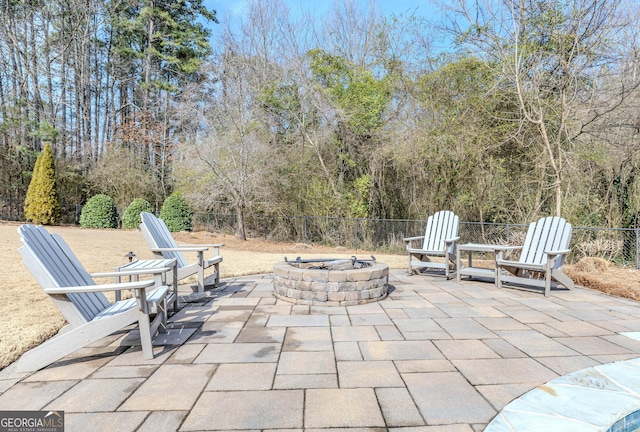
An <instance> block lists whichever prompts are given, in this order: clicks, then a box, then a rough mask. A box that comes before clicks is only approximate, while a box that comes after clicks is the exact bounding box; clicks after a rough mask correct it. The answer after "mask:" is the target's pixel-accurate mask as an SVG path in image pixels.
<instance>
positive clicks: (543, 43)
mask: <svg viewBox="0 0 640 432" xmlns="http://www.w3.org/2000/svg"><path fill="white" fill-rule="evenodd" d="M621 5H622V0H570V1H567V2H557V1H553V0H501V1H498V2H494V1H488V0H475V1H466V0H458V2H457V3H456V6H455V7H452V8H450V11H451V12H452V14H451V15H450V16H451V18H452V19H451V22H450V26H449V27H448V30H449V31H451V32H453V34H455V36H456V37H457V38H458V39H459V40H460V41H463V42H464V43H465V44H466V46H467V47H471V49H472V50H473V51H475V52H476V53H478V54H479V55H481V56H482V58H483V59H484V60H485V62H486V64H487V65H488V66H489V67H491V68H492V69H494V70H495V72H496V75H497V76H499V77H501V80H500V81H499V82H497V83H496V86H495V89H499V90H500V91H502V88H504V86H507V87H508V88H510V89H511V91H512V92H513V97H514V100H516V101H517V106H518V108H519V112H518V113H517V117H516V118H517V119H518V121H520V122H521V129H520V130H521V132H523V133H525V136H527V134H528V138H527V139H526V140H525V141H524V144H525V145H530V146H531V150H530V152H529V155H530V157H531V160H532V165H534V166H536V165H537V166H539V167H541V169H542V170H543V171H542V173H543V174H545V175H546V174H548V175H549V180H547V184H548V187H549V189H551V190H552V191H553V196H554V204H553V206H552V207H553V209H554V211H555V213H556V214H558V215H559V214H560V213H561V211H562V198H563V193H564V189H565V187H566V185H565V176H566V173H567V169H568V164H570V163H571V160H572V155H573V154H574V151H575V150H576V148H577V147H578V146H579V145H580V144H581V139H582V135H583V134H584V133H585V132H586V130H587V128H588V125H589V124H592V123H593V122H595V121H596V120H597V119H598V118H599V117H601V116H602V115H604V114H605V113H608V112H611V110H613V109H615V108H616V107H617V106H619V105H620V102H621V101H622V100H624V98H626V97H627V96H628V95H629V94H631V91H633V90H635V89H636V88H637V86H638V83H639V82H640V81H635V82H632V83H625V84H623V83H621V84H620V85H619V86H618V87H617V88H616V89H611V88H608V89H606V90H607V94H609V95H610V98H608V99H606V100H603V99H602V96H603V94H604V93H603V92H602V90H603V89H602V87H600V84H601V76H602V74H604V73H612V72H613V71H615V70H616V69H617V67H618V66H617V65H619V64H620V57H618V58H616V55H619V54H620V52H619V50H618V49H617V44H618V43H619V42H620V40H621V33H620V32H621V30H622V29H624V28H625V26H626V25H628V24H629V22H630V20H631V16H633V15H635V11H634V14H632V15H629V14H628V12H629V11H628V10H627V9H624V10H623V9H622V7H621ZM623 12H624V13H623ZM470 52H471V51H470ZM612 67H613V68H614V70H613V71H612V70H611V68H612ZM612 82H613V81H611V80H610V81H609V83H612ZM596 106H597V108H596ZM531 128H533V130H534V131H535V133H528V132H527V131H529V130H531ZM536 161H540V162H541V163H539V164H538V163H536Z"/></svg>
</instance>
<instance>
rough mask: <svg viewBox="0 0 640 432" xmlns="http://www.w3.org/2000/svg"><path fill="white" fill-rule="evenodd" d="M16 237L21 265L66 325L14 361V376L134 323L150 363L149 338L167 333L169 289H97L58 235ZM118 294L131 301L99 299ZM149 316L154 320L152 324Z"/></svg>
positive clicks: (131, 285)
mask: <svg viewBox="0 0 640 432" xmlns="http://www.w3.org/2000/svg"><path fill="white" fill-rule="evenodd" d="M18 232H19V233H20V235H21V237H22V243H23V246H22V247H20V248H19V249H18V251H19V252H20V255H21V256H22V260H23V263H24V265H25V266H26V267H27V269H28V270H29V272H30V273H31V274H32V276H33V277H34V278H35V279H36V281H37V282H38V283H39V284H40V286H41V287H42V288H43V290H44V292H45V293H47V294H48V295H49V297H50V298H51V300H52V301H53V303H54V304H55V305H56V306H57V307H58V309H59V310H60V312H61V313H62V315H63V316H64V317H65V319H66V320H67V323H68V324H67V325H66V326H65V327H63V328H62V329H61V330H60V332H59V333H58V334H57V335H56V336H54V337H53V338H51V339H49V340H47V341H46V342H44V343H42V344H41V345H39V346H37V347H35V348H33V349H31V350H30V351H27V352H26V353H24V354H23V355H22V356H21V357H20V359H19V360H18V362H17V365H16V368H17V371H20V372H27V371H35V370H38V369H42V368H43V367H46V366H48V365H49V364H51V363H53V362H55V361H57V360H59V359H61V358H63V357H65V356H67V355H69V354H71V353H73V352H75V351H77V350H79V349H80V348H84V347H86V346H87V345H89V344H91V343H93V342H95V341H97V340H99V339H101V338H103V337H105V336H108V335H110V334H112V333H114V332H116V331H118V330H121V329H123V328H125V327H127V326H129V325H131V324H134V323H135V322H138V325H139V329H140V339H141V342H142V352H143V355H144V358H147V359H150V358H153V346H152V340H151V337H152V335H153V334H155V332H156V331H164V330H165V329H166V319H167V315H166V310H167V307H166V297H167V293H168V291H169V289H168V287H166V286H162V287H157V288H155V289H151V288H153V285H154V281H153V280H148V281H147V280H143V281H137V282H126V283H114V284H100V285H96V283H95V281H94V280H93V278H92V277H91V275H90V274H89V273H87V271H86V270H85V269H84V267H83V266H82V264H81V263H80V261H78V259H77V257H76V256H75V255H74V254H73V252H72V251H71V249H70V248H69V246H68V245H67V244H66V242H65V241H64V240H63V239H62V238H61V237H60V236H58V235H56V234H50V233H49V232H48V231H47V230H46V229H44V228H43V227H41V226H34V225H30V224H26V225H22V226H20V227H19V228H18ZM165 271H166V270H165ZM124 274H126V273H119V275H124ZM103 275H104V274H103ZM147 288H150V290H149V291H148V292H147ZM122 289H131V290H134V293H135V296H134V297H133V298H131V299H128V300H122V301H118V302H115V303H113V304H111V303H110V302H109V301H108V299H107V298H106V297H105V295H104V294H103V292H106V291H115V290H122ZM153 313H155V314H156V315H155V318H154V319H153V320H151V319H150V314H153Z"/></svg>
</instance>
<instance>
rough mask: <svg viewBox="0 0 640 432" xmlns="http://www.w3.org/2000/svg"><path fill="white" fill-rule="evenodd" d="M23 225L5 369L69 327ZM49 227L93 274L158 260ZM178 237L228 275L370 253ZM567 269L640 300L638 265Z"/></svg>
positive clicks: (8, 303) (5, 235)
mask: <svg viewBox="0 0 640 432" xmlns="http://www.w3.org/2000/svg"><path fill="white" fill-rule="evenodd" d="M17 228H18V224H13V223H7V222H4V223H0V269H2V272H1V275H2V278H1V280H2V282H3V284H2V293H3V301H2V302H0V326H1V327H2V329H3V332H2V339H0V369H2V368H4V367H6V366H7V365H9V364H10V363H11V362H13V361H15V360H17V359H18V358H19V357H20V355H21V354H22V353H23V352H25V351H26V350H28V349H29V348H31V347H33V346H36V345H38V344H40V343H41V342H43V341H44V340H46V339H48V338H49V337H51V336H53V335H54V334H55V333H56V332H57V331H58V330H59V329H60V328H61V327H62V326H63V325H64V319H63V318H62V315H60V313H59V312H58V310H57V309H56V307H55V306H54V305H53V303H51V301H50V300H49V298H48V296H46V295H45V294H44V293H43V292H42V289H41V288H40V287H39V286H38V285H37V284H36V282H35V281H34V280H33V278H32V277H31V275H30V274H29V272H28V271H27V269H26V268H25V267H24V266H23V265H22V260H21V258H20V255H19V253H18V251H17V250H18V248H19V247H20V245H21V243H20V236H19V235H18V232H17ZM48 229H49V231H50V232H55V233H58V234H60V235H61V236H62V237H63V238H64V239H65V241H66V242H67V243H68V244H69V246H70V247H71V249H72V250H73V251H74V253H75V254H76V255H77V256H78V259H79V260H80V261H81V262H82V263H83V265H84V266H85V268H86V269H87V270H88V271H89V272H102V271H110V270H112V269H114V268H115V267H116V266H118V265H122V264H124V263H126V261H127V260H126V258H124V255H126V254H127V253H128V252H129V251H133V252H134V253H136V255H137V256H138V258H139V259H151V258H153V255H152V254H151V252H149V250H148V247H147V245H146V243H145V242H144V239H143V238H142V234H141V233H140V232H139V231H124V230H90V229H82V228H77V227H50V228H48ZM175 237H176V240H177V241H178V243H224V244H225V247H223V248H222V255H223V257H224V261H223V263H222V265H221V276H222V277H223V278H228V277H233V276H243V275H249V274H260V273H269V272H271V271H272V269H273V264H274V263H276V262H278V261H282V260H283V258H284V257H287V258H289V259H293V258H295V257H296V256H298V255H304V256H311V255H315V256H330V257H338V258H340V257H349V256H352V255H358V256H369V255H370V253H367V252H364V251H350V250H344V249H341V250H337V249H332V248H323V247H309V246H307V245H300V244H293V243H272V242H268V241H264V240H260V239H250V240H248V241H245V242H243V241H239V240H237V239H235V238H234V237H232V236H225V235H214V234H211V233H207V232H197V233H177V234H176V235H175ZM374 255H375V256H376V258H377V259H378V260H379V261H381V262H385V263H387V264H389V266H390V267H391V268H404V267H405V266H406V264H407V258H406V256H405V255H378V254H374ZM187 258H188V259H193V257H187ZM565 272H566V273H567V274H568V275H569V276H570V277H571V278H573V280H574V281H575V282H576V284H577V285H581V286H585V287H588V288H592V289H596V290H600V291H603V292H606V293H608V294H611V295H615V296H621V297H627V298H631V299H634V300H640V290H638V288H637V281H638V271H636V270H635V269H626V268H619V267H615V266H614V265H613V264H610V263H609V262H607V261H605V260H602V259H598V258H584V259H582V260H581V261H580V262H578V263H577V264H575V265H567V266H565ZM102 282H110V281H102Z"/></svg>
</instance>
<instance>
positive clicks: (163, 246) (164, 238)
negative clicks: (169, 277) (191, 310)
mask: <svg viewBox="0 0 640 432" xmlns="http://www.w3.org/2000/svg"><path fill="white" fill-rule="evenodd" d="M140 217H141V218H142V223H141V224H140V230H141V231H142V236H143V237H144V239H145V240H146V242H147V245H149V248H150V249H151V251H152V252H153V254H154V255H155V256H156V257H159V258H160V257H161V258H166V259H171V258H175V259H177V261H178V264H177V265H178V280H182V279H184V278H186V277H189V276H192V275H194V274H197V275H198V292H199V293H202V292H204V287H205V282H204V271H205V269H208V268H210V267H213V268H214V274H213V275H212V276H213V278H214V282H213V286H214V287H217V286H218V285H219V284H220V263H221V262H222V256H220V247H222V246H224V244H197V245H196V244H194V245H182V246H178V244H176V241H175V240H174V239H173V237H172V236H171V233H170V232H169V229H168V228H167V225H166V224H165V223H164V221H163V220H162V219H160V218H157V217H156V216H154V215H153V214H151V213H148V212H143V213H141V214H140ZM209 248H213V252H214V255H213V256H212V257H211V258H207V259H205V257H204V252H206V251H207V250H209ZM182 252H196V253H197V254H198V261H197V262H194V263H191V264H189V263H188V262H187V260H186V259H185V257H184V255H183V254H182Z"/></svg>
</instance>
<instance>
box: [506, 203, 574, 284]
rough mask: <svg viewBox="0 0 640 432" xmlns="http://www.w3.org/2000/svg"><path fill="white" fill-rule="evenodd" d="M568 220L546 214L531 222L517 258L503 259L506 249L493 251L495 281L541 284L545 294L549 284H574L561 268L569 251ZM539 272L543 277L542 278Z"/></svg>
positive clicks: (569, 232) (517, 247)
mask: <svg viewBox="0 0 640 432" xmlns="http://www.w3.org/2000/svg"><path fill="white" fill-rule="evenodd" d="M570 242H571V224H570V223H568V222H567V221H566V220H564V219H563V218H561V217H551V216H549V217H545V218H541V219H540V220H538V221H537V222H532V223H531V224H530V225H529V229H528V230H527V236H526V238H525V241H524V245H522V246H514V247H513V248H514V249H521V252H520V258H519V259H518V261H510V260H507V259H504V253H505V252H506V251H499V252H498V254H497V255H496V285H497V287H498V288H502V284H503V283H504V282H513V283H517V284H520V285H524V286H533V287H541V288H544V295H545V296H548V295H549V292H550V290H551V287H552V285H553V286H557V284H558V283H559V284H561V285H563V286H564V287H566V288H569V289H572V288H573V287H574V284H573V280H571V278H570V277H569V276H567V275H566V274H564V272H563V271H562V266H563V264H564V260H565V257H566V255H567V254H568V253H569V252H571V249H569V243H570ZM542 276H543V277H544V278H542Z"/></svg>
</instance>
